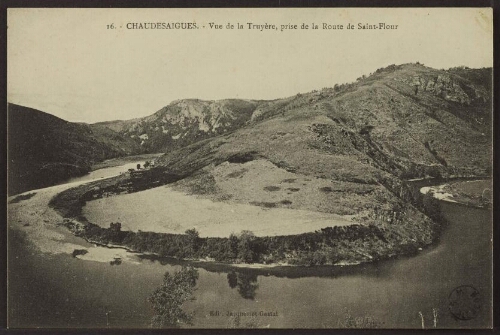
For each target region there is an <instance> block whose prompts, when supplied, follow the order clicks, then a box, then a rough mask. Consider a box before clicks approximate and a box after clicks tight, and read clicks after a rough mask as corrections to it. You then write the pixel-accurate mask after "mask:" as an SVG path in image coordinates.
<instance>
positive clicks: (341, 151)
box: [51, 63, 492, 265]
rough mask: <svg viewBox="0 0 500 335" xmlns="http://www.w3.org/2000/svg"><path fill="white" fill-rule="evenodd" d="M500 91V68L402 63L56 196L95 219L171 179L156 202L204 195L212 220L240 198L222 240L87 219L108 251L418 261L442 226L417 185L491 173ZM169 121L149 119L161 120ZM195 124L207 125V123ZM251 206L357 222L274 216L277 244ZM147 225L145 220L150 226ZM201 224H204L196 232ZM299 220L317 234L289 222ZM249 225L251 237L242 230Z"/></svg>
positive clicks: (259, 109) (264, 110)
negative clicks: (96, 207) (499, 74)
mask: <svg viewBox="0 0 500 335" xmlns="http://www.w3.org/2000/svg"><path fill="white" fill-rule="evenodd" d="M491 96H492V92H491V69H478V70H473V69H467V68H456V69H450V70H447V71H445V70H435V69H432V68H428V67H425V66H423V65H421V64H418V63H417V64H404V65H399V66H396V65H391V66H388V67H386V68H381V69H378V70H376V71H375V72H374V73H372V74H370V75H369V76H362V77H360V78H358V80H357V81H356V82H354V83H351V84H342V85H335V86H334V87H332V88H324V89H322V90H320V91H313V92H309V93H304V94H297V95H296V96H293V97H289V98H286V99H278V100H273V101H258V102H255V101H252V102H247V103H248V109H247V110H246V111H245V112H244V113H241V114H240V115H244V117H242V118H241V122H239V123H235V125H236V124H237V125H238V126H239V127H235V128H234V129H233V128H228V130H226V131H223V132H222V134H219V135H217V132H210V133H209V134H210V135H212V136H214V135H215V136H214V137H211V138H205V139H201V140H196V139H195V138H193V137H191V139H192V141H194V142H192V141H188V140H186V142H184V143H185V144H187V146H183V147H178V148H177V149H175V148H174V147H169V148H166V149H167V153H166V154H165V155H163V156H161V157H159V158H158V159H157V160H156V162H155V167H154V168H152V169H147V170H144V171H140V172H137V173H133V174H131V175H130V177H127V176H121V177H120V178H115V179H114V180H111V179H110V180H107V181H106V182H102V183H100V182H97V183H96V184H91V185H90V184H89V185H86V186H82V187H79V188H76V189H73V190H68V191H66V192H63V193H61V194H59V195H58V196H57V197H55V198H54V199H53V201H52V203H51V206H53V207H55V208H56V209H57V210H58V211H60V212H61V213H62V214H63V215H64V216H65V217H69V218H74V217H77V218H79V219H82V217H81V214H82V206H84V204H85V202H86V201H89V200H90V201H93V200H92V199H99V198H102V197H103V196H104V195H106V199H107V200H106V201H108V200H109V198H107V197H108V196H109V195H110V194H113V193H116V194H122V193H134V192H138V191H142V190H145V189H148V188H155V187H158V186H160V185H164V184H170V185H169V187H168V188H164V189H162V188H157V190H159V191H158V192H157V193H158V196H157V197H156V198H157V199H168V196H165V194H167V193H169V192H170V193H169V194H170V195H172V192H179V191H180V192H182V193H183V194H184V195H187V196H189V195H191V196H195V197H196V198H198V199H201V200H204V203H205V204H206V205H207V206H208V207H207V209H208V210H211V211H212V212H213V210H214V208H216V207H217V206H216V205H211V204H212V203H211V202H210V201H212V202H225V203H232V204H234V205H235V206H233V207H231V208H233V210H234V211H230V210H229V211H224V213H222V212H221V213H218V214H217V215H218V216H217V220H218V221H217V220H215V222H217V223H218V226H220V225H221V224H222V223H224V224H228V223H231V222H233V223H234V224H233V225H229V228H228V229H226V230H223V231H218V232H217V234H216V235H215V236H214V237H203V238H201V237H199V238H198V237H196V236H198V235H197V232H196V231H191V233H192V235H193V236H195V237H196V238H194V239H193V238H192V236H191V235H189V234H187V235H182V234H181V235H179V233H178V232H173V231H172V232H169V233H159V232H148V233H146V232H141V231H138V232H134V229H133V228H130V230H131V231H123V232H119V234H118V233H117V234H114V233H113V231H111V230H112V227H111V228H109V229H107V228H104V227H107V224H108V222H107V221H106V220H104V221H103V222H97V225H95V224H92V223H90V222H88V221H86V220H85V219H84V218H83V222H84V223H83V227H84V228H81V227H79V226H78V225H76V226H74V227H70V228H71V229H75V232H76V233H77V234H83V235H82V236H85V238H87V239H89V240H92V241H100V243H109V241H112V242H113V243H118V244H122V245H125V246H127V247H129V248H131V249H133V250H137V251H148V252H154V253H158V254H160V255H162V256H173V257H181V258H186V257H187V258H197V257H200V258H205V257H209V258H213V259H215V260H219V261H224V262H248V263H252V262H259V263H269V262H271V263H272V262H279V263H281V262H283V263H286V264H309V265H311V264H349V263H356V262H363V261H370V260H376V259H383V258H387V257H392V256H395V255H399V254H411V253H414V252H416V251H417V250H418V248H421V247H424V246H426V245H429V244H430V243H432V242H433V241H435V240H436V238H437V237H438V236H439V231H440V228H441V221H440V216H439V210H438V208H439V207H438V206H437V204H436V203H435V202H434V201H433V198H432V197H426V196H422V195H421V194H420V192H419V189H418V187H413V186H412V184H411V183H408V182H407V180H409V179H414V178H432V177H434V178H440V177H443V178H448V177H464V176H467V177H473V176H486V175H489V174H490V173H491V154H492V138H491V136H492V133H491V119H492V115H491V111H492V109H491ZM179 103H181V104H184V103H186V104H187V105H188V106H191V104H193V103H194V104H200V105H202V106H207V104H208V105H217V104H219V103H223V102H201V101H188V102H185V101H180V102H175V103H172V104H171V105H170V106H176V104H179ZM182 106H186V105H182ZM178 108H179V109H177V111H179V112H181V113H180V115H182V116H181V119H183V118H185V116H186V115H187V114H186V113H187V111H188V110H190V107H182V108H181V107H178ZM173 110H174V111H175V110H176V109H175V108H172V107H167V108H166V109H165V110H163V112H165V113H166V114H163V116H162V117H163V120H168V118H170V119H173V118H174V117H173V116H172V115H171V113H172V114H173V115H176V114H175V112H172V111H173ZM203 110H205V111H206V109H203ZM163 112H162V113H163ZM162 113H156V114H155V115H153V116H152V117H150V119H148V120H149V122H150V123H151V124H153V123H152V122H151V121H152V120H153V121H155V120H160V118H159V115H162ZM203 115H206V114H203ZM189 119H190V120H192V118H189ZM231 119H232V120H235V119H236V118H231ZM148 120H145V119H143V120H142V121H141V122H146V121H148ZM176 122H177V121H176ZM183 122H184V121H178V122H177V123H176V124H177V125H178V127H180V128H181V129H182V127H183V125H184V127H185V128H184V130H183V131H184V133H188V134H189V133H190V132H189V129H192V128H190V127H189V126H188V125H189V124H186V123H183ZM167 123H168V122H167ZM134 124H138V123H137V121H134ZM190 125H191V126H192V127H193V128H194V129H197V131H199V130H200V125H199V124H196V122H194V123H190ZM115 126H117V125H116V124H115ZM128 129H130V128H128ZM209 129H210V128H209ZM212 129H213V127H212ZM117 130H119V129H117ZM140 131H144V129H141V130H140ZM140 131H139V132H140ZM143 137H145V136H143ZM181 137H182V135H181V136H180V137H179V138H181ZM189 142H192V143H190V144H189ZM144 143H145V142H144ZM144 143H143V145H144ZM141 194H144V193H141ZM155 194H156V193H155ZM167 195H168V194H167ZM121 197H123V196H121ZM207 199H208V200H210V201H206V200H207ZM117 201H118V200H117ZM159 201H162V200H159ZM163 201H165V200H163ZM128 203H131V202H130V201H129V202H128ZM132 203H134V204H135V206H136V208H137V211H139V212H140V213H136V214H138V216H139V217H141V218H146V217H150V216H154V215H153V214H152V213H151V212H148V213H145V211H146V209H145V208H146V207H147V206H146V205H147V204H150V200H149V198H148V197H140V196H139V194H138V195H137V196H136V197H133V201H132ZM200 203H201V202H200ZM240 204H243V205H245V206H248V205H251V206H258V207H260V208H262V210H264V211H276V209H279V211H282V210H287V211H288V210H291V211H292V213H298V211H295V212H293V211H294V210H303V211H308V213H310V212H317V213H324V214H325V215H333V216H335V217H337V218H339V217H341V218H342V220H343V221H342V222H344V223H343V224H344V225H343V226H339V224H338V223H336V222H334V221H331V222H330V223H329V224H327V226H328V227H325V228H322V229H320V230H317V228H314V227H315V226H314V222H312V221H314V220H312V221H311V220H309V223H308V221H307V220H305V221H301V222H299V223H292V222H288V223H287V224H285V225H282V226H281V227H278V226H276V227H274V226H273V225H274V223H272V222H271V223H269V227H266V229H267V231H269V230H273V234H272V235H274V236H272V237H271V236H264V235H262V234H261V232H260V231H259V234H256V235H254V234H252V233H249V232H248V230H250V231H252V229H253V228H255V229H257V230H258V229H260V228H257V227H258V226H259V227H260V226H261V225H259V224H260V223H262V222H255V225H254V226H253V227H252V222H251V221H252V220H250V221H249V220H247V221H249V222H243V220H239V217H238V214H241V213H237V208H238V206H239V205H240ZM101 207H102V206H101ZM101 207H100V208H101ZM88 208H92V206H90V207H88ZM158 212H160V210H158ZM212 212H210V213H212ZM141 213H143V214H144V215H141ZM207 215H208V214H207ZM211 215H212V214H211ZM213 215H215V214H213ZM167 216H168V215H167ZM333 216H332V217H333ZM106 219H107V218H106ZM190 219H192V221H193V220H195V219H196V218H194V217H191V218H190ZM252 219H253V220H260V217H259V216H258V215H257V216H255V217H252ZM132 221H134V220H132ZM143 221H144V220H142V221H141V222H140V223H141V224H142V225H143V226H144V225H146V226H148V224H150V222H143ZM163 221H165V220H162V222H163ZM167 221H168V220H167ZM195 221H196V220H195ZM202 221H203V218H201V221H200V222H198V223H197V221H196V222H192V223H191V224H192V225H194V226H195V227H197V226H200V225H199V224H201V223H202ZM346 221H349V223H348V224H347V225H345V223H346ZM128 224H129V225H130V227H133V225H134V224H135V223H134V222H129V223H128ZM292 224H300V225H305V226H304V227H300V229H296V228H297V227H289V228H288V227H287V225H292ZM70 226H71V225H70ZM216 226H217V225H216ZM242 226H245V228H244V231H242V232H241V233H240V234H237V235H231V236H230V234H231V233H232V232H235V231H234V229H235V227H242ZM261 228H262V227H261ZM292 228H293V229H295V230H292ZM82 229H83V230H82ZM308 229H309V230H308ZM293 231H302V232H304V231H305V232H306V233H298V234H296V233H293ZM290 232H292V233H290ZM236 233H237V232H236ZM113 234H114V235H113ZM204 234H206V235H207V236H213V235H209V234H208V233H207V232H204ZM110 236H111V237H112V238H111V237H110ZM228 236H229V237H228ZM110 238H111V240H110ZM189 241H191V242H192V241H195V242H196V245H195V246H194V247H193V245H192V244H189V243H191V242H189ZM238 243H239V244H238ZM236 246H237V247H236ZM240 247H241V248H240ZM190 248H191V249H190ZM240 249H241V250H240ZM247 251H248V252H250V254H248V253H247ZM248 255H250V256H251V257H250V256H249V257H247V256H248Z"/></svg>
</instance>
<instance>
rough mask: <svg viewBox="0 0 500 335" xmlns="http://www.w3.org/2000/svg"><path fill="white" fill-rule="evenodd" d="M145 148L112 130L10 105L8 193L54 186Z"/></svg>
mask: <svg viewBox="0 0 500 335" xmlns="http://www.w3.org/2000/svg"><path fill="white" fill-rule="evenodd" d="M140 151H141V148H140V147H139V146H138V145H137V144H136V143H135V142H134V141H132V140H131V139H128V138H124V137H123V136H121V135H119V134H118V133H116V132H113V131H112V130H110V129H108V128H105V127H102V126H96V125H92V126H89V125H87V124H79V123H72V122H68V121H65V120H63V119H60V118H57V117H55V116H52V115H50V114H47V113H44V112H41V111H38V110H35V109H31V108H27V107H23V106H19V105H15V104H10V103H9V104H8V192H9V194H15V193H20V192H23V191H26V190H30V189H34V188H40V187H45V186H49V185H53V184H55V183H57V182H60V181H63V180H65V179H67V178H70V177H73V176H79V175H82V174H85V173H87V172H88V171H89V170H90V166H91V165H92V163H94V162H98V161H101V160H104V159H107V158H112V157H118V156H125V155H132V154H137V153H139V152H140Z"/></svg>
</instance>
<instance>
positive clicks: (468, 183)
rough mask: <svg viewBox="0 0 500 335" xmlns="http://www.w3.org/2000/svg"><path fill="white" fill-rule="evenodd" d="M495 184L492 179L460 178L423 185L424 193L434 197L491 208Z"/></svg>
mask: <svg viewBox="0 0 500 335" xmlns="http://www.w3.org/2000/svg"><path fill="white" fill-rule="evenodd" d="M492 190H493V184H492V181H491V180H490V179H485V180H458V181H451V182H448V183H446V184H442V185H438V186H426V187H422V188H421V190H420V192H421V193H422V194H431V195H432V196H433V197H434V198H436V199H439V200H442V201H446V202H452V203H456V204H459V205H463V206H468V207H475V208H491V206H492V196H493V192H492Z"/></svg>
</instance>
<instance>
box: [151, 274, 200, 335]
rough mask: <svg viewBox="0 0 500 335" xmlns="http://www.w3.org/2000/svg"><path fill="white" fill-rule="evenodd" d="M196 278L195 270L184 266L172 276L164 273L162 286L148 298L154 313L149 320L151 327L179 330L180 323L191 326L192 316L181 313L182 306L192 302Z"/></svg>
mask: <svg viewBox="0 0 500 335" xmlns="http://www.w3.org/2000/svg"><path fill="white" fill-rule="evenodd" d="M198 276H199V274H198V270H197V269H195V268H193V267H185V266H183V267H182V269H181V270H180V271H177V272H175V273H174V274H173V275H172V274H170V272H168V271H167V272H165V275H164V277H163V283H162V285H161V286H160V287H158V288H157V289H156V290H155V291H154V292H153V294H151V296H150V297H149V298H148V301H149V302H150V303H151V304H152V306H153V310H154V312H155V316H153V319H152V320H151V323H152V326H153V327H157V328H179V327H180V325H181V324H182V323H184V324H188V325H192V319H193V315H192V314H188V313H186V312H185V311H183V310H182V305H183V304H184V302H186V301H188V300H194V297H193V292H194V290H195V286H196V281H197V280H198Z"/></svg>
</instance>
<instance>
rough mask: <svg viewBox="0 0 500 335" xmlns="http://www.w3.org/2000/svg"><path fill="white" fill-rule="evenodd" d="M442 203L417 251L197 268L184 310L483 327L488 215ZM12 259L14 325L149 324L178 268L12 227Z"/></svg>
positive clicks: (205, 323) (275, 321) (221, 321)
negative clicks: (453, 301) (474, 307)
mask: <svg viewBox="0 0 500 335" xmlns="http://www.w3.org/2000/svg"><path fill="white" fill-rule="evenodd" d="M103 170H105V169H103ZM98 171H100V170H98ZM99 173H103V172H102V171H101V172H99ZM94 177H95V176H94ZM441 207H442V211H443V213H444V216H445V218H446V219H447V221H448V225H447V226H446V228H445V230H444V231H443V233H442V235H441V238H440V241H439V242H438V243H436V244H435V245H433V246H431V247H429V248H427V249H425V250H423V251H421V252H420V253H419V254H418V255H417V256H414V257H410V258H406V257H402V258H398V259H393V260H387V261H382V262H379V263H376V264H364V265H359V266H346V267H332V266H324V267H313V268H301V267H283V268H274V269H242V268H233V267H229V266H226V265H220V264H219V265H218V264H208V263H207V264H202V265H201V266H199V267H198V268H199V275H200V276H199V279H198V281H197V290H196V292H195V300H194V301H192V302H189V303H186V304H185V306H184V309H185V310H186V311H189V312H194V320H193V321H194V327H200V328H211V327H217V328H226V327H228V326H229V325H230V324H231V323H232V322H234V319H232V318H231V317H228V316H226V314H227V312H247V313H252V312H256V313H257V314H259V313H260V312H261V311H263V312H273V313H275V316H258V317H255V318H250V317H245V316H242V317H241V319H240V320H241V325H245V323H247V322H250V323H252V324H254V325H257V326H259V327H271V328H274V327H278V328H300V327H307V328H309V327H310V328H323V327H327V328H330V327H333V328H338V327H341V326H342V322H343V321H344V319H345V315H346V313H348V314H349V315H350V316H351V317H352V318H358V319H359V320H361V319H365V320H366V319H369V320H372V321H371V322H373V323H374V324H376V325H378V326H380V327H384V328H420V327H421V322H422V321H421V318H420V316H419V312H421V313H422V315H423V317H424V321H425V326H426V327H428V328H431V327H432V326H433V325H432V323H433V309H436V310H437V313H438V314H437V315H438V316H437V326H438V327H439V328H485V327H489V326H490V325H491V322H492V321H491V319H492V317H491V314H492V309H491V296H492V282H491V277H492V241H491V236H492V234H491V229H492V226H491V222H492V217H491V211H488V210H485V209H475V208H468V207H464V206H460V205H456V204H452V203H441ZM73 238H74V239H77V238H76V237H73ZM68 239H71V237H68ZM8 258H9V261H8V266H9V269H8V272H9V288H8V303H9V306H8V313H9V314H8V318H9V326H10V327H51V328H58V327H92V328H96V327H97V328H106V327H112V328H115V327H119V328H128V327H134V328H147V327H149V326H150V320H151V317H152V316H153V312H152V310H151V308H150V305H149V303H148V302H147V298H148V296H149V295H150V294H151V293H152V291H153V290H154V289H155V288H156V287H158V286H159V285H160V284H161V283H162V279H163V275H164V273H165V271H173V270H177V269H179V268H180V265H179V262H176V261H173V260H172V261H168V260H162V261H159V260H155V259H154V258H151V257H140V256H138V255H131V257H130V259H131V260H132V261H129V260H126V261H124V262H122V263H121V264H120V265H111V264H110V263H109V262H98V261H88V260H82V259H78V258H74V257H72V256H71V255H67V254H46V253H40V252H37V251H36V250H34V249H32V248H31V247H30V243H29V241H25V240H24V239H23V235H22V233H20V232H19V231H16V230H12V231H10V232H9V254H8ZM197 266H198V265H197ZM461 285H472V286H473V287H475V288H476V289H477V291H478V292H479V294H480V309H479V312H478V314H477V316H476V317H475V318H473V319H471V320H457V319H455V318H454V317H453V315H452V314H451V313H450V311H449V296H450V293H451V292H452V291H453V289H454V288H456V287H458V286H461ZM216 312H219V315H218V316H217V315H216V314H217V313H216ZM106 314H107V315H106ZM276 314H277V315H276ZM373 323H372V324H373Z"/></svg>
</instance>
